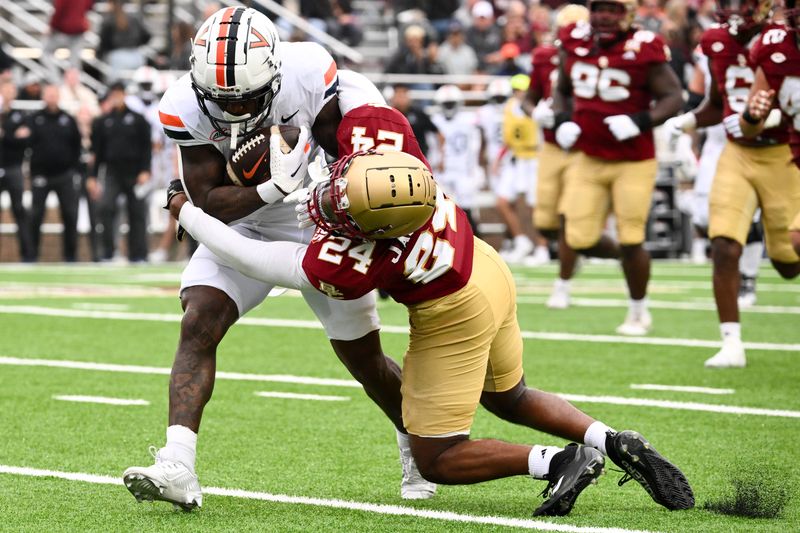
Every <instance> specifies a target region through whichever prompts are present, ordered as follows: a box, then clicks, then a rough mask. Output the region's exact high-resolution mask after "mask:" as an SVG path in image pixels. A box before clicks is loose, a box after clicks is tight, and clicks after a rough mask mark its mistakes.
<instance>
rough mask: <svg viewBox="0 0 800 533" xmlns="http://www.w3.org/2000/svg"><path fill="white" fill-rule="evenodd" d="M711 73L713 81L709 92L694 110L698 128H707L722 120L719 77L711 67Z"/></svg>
mask: <svg viewBox="0 0 800 533" xmlns="http://www.w3.org/2000/svg"><path fill="white" fill-rule="evenodd" d="M709 75H710V76H711V83H710V85H709V87H708V94H707V95H706V97H705V98H704V99H703V101H702V102H701V103H700V105H699V106H698V107H697V108H696V109H695V110H694V111H692V113H693V114H694V116H695V120H696V127H698V128H705V127H707V126H713V125H714V124H719V123H720V122H722V111H723V103H722V95H721V94H720V93H719V87H718V85H717V79H716V76H715V75H714V71H713V70H712V69H709Z"/></svg>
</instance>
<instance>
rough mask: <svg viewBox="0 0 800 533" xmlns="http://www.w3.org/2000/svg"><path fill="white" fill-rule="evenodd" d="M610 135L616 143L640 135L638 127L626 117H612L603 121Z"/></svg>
mask: <svg viewBox="0 0 800 533" xmlns="http://www.w3.org/2000/svg"><path fill="white" fill-rule="evenodd" d="M603 122H605V123H606V125H607V126H608V129H609V131H610V132H611V135H613V136H614V138H615V139H616V140H618V141H627V140H628V139H632V138H634V137H636V136H638V135H640V134H641V133H642V130H640V129H639V126H637V125H636V123H635V122H634V121H633V119H632V118H631V117H629V116H628V115H612V116H610V117H606V118H604V119H603Z"/></svg>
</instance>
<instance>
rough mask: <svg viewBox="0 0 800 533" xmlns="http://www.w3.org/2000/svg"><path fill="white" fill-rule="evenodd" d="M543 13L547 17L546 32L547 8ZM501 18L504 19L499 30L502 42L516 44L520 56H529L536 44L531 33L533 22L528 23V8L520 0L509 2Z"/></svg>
mask: <svg viewBox="0 0 800 533" xmlns="http://www.w3.org/2000/svg"><path fill="white" fill-rule="evenodd" d="M531 13H533V11H531ZM544 13H545V14H546V15H548V17H547V18H546V19H545V21H544V26H545V29H546V30H549V29H550V28H549V24H550V19H549V11H548V10H547V8H544ZM503 18H504V19H505V24H504V25H503V29H502V30H501V35H502V37H503V42H504V43H514V44H516V45H517V47H518V48H519V53H520V54H530V53H531V50H533V48H534V46H536V44H537V42H536V41H534V39H535V37H534V33H533V32H532V26H533V22H528V6H526V5H525V3H524V2H521V1H520V0H513V1H512V2H509V4H508V9H506V13H505V16H504V17H503Z"/></svg>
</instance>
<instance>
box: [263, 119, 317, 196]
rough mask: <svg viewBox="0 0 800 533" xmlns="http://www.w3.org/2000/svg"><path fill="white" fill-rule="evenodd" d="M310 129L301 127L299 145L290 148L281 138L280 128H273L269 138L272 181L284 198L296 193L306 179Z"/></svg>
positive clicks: (298, 136) (298, 138)
mask: <svg viewBox="0 0 800 533" xmlns="http://www.w3.org/2000/svg"><path fill="white" fill-rule="evenodd" d="M308 137H309V133H308V128H306V127H305V126H300V133H299V134H298V135H297V144H296V145H295V147H294V148H289V147H288V146H287V145H286V143H285V142H283V137H282V136H281V133H280V129H279V127H278V126H272V128H271V130H270V136H269V173H270V181H271V182H273V185H274V186H275V187H276V188H277V189H278V190H279V191H280V192H282V193H283V195H284V196H286V195H287V194H289V193H290V192H292V191H294V190H295V189H297V188H298V187H300V185H302V183H303V180H304V179H305V177H306V171H307V169H308V151H309V150H310V149H311V145H310V144H309V142H308Z"/></svg>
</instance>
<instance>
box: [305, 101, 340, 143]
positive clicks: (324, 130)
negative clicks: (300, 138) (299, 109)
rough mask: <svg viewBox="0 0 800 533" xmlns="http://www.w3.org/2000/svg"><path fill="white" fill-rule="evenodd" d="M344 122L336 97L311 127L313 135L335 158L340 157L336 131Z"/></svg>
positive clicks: (328, 103) (323, 108)
mask: <svg viewBox="0 0 800 533" xmlns="http://www.w3.org/2000/svg"><path fill="white" fill-rule="evenodd" d="M341 121H342V112H341V110H340V109H339V97H338V96H334V97H333V98H331V99H330V100H328V102H327V103H326V104H325V105H324V106H323V107H322V109H321V110H320V112H319V113H318V114H317V118H316V119H315V120H314V124H313V125H312V126H311V134H312V135H313V136H314V139H315V140H316V141H317V143H319V145H320V146H321V147H322V149H323V150H325V151H326V152H327V153H329V154H330V155H332V156H334V157H339V153H338V148H337V146H338V145H337V141H336V131H337V130H338V129H339V123H340V122H341Z"/></svg>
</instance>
